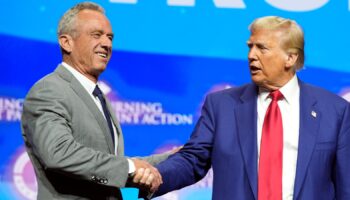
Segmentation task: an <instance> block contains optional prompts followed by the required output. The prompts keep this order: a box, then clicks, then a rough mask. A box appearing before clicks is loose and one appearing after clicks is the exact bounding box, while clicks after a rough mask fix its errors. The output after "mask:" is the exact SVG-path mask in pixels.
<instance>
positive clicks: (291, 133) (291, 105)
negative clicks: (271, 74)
mask: <svg viewBox="0 0 350 200" xmlns="http://www.w3.org/2000/svg"><path fill="white" fill-rule="evenodd" d="M279 90H280V92H281V93H282V94H283V97H284V98H283V99H282V100H280V101H278V106H279V108H280V111H281V115H282V121H283V122H282V124H283V165H282V166H283V167H282V168H283V169H282V196H283V200H292V199H293V192H294V180H295V173H296V164H297V156H298V141H299V112H300V111H299V106H300V105H299V104H300V101H299V97H300V87H299V83H298V79H297V76H296V75H294V77H293V78H292V79H291V80H290V81H289V82H288V83H287V84H285V85H284V86H283V87H282V88H280V89H279ZM257 101H258V104H257V106H258V107H257V110H258V127H257V130H258V137H257V139H258V141H257V143H258V163H259V157H260V143H261V134H262V127H263V123H264V118H265V113H266V111H267V108H268V107H269V105H270V102H271V98H270V97H269V91H266V90H264V89H262V88H260V89H259V96H258V99H257Z"/></svg>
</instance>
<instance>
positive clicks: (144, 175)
mask: <svg viewBox="0 0 350 200" xmlns="http://www.w3.org/2000/svg"><path fill="white" fill-rule="evenodd" d="M131 160H132V161H133V162H134V165H135V173H134V174H133V175H132V177H131V178H132V184H135V185H136V186H137V187H139V188H140V189H143V190H148V191H150V192H151V193H154V192H155V191H157V190H158V188H159V186H160V185H161V184H162V183H163V181H162V176H161V175H160V173H159V172H158V170H157V169H156V168H155V167H153V166H152V165H151V164H149V163H148V162H146V161H144V160H140V159H136V158H132V159H131Z"/></svg>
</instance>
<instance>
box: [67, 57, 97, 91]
mask: <svg viewBox="0 0 350 200" xmlns="http://www.w3.org/2000/svg"><path fill="white" fill-rule="evenodd" d="M62 65H63V66H64V67H65V68H66V69H67V70H68V71H70V72H71V73H72V74H73V76H74V77H75V78H76V79H78V81H79V83H80V84H82V85H83V87H84V88H85V89H86V91H87V92H88V93H89V94H92V92H93V91H94V89H95V87H96V83H94V82H93V81H92V80H90V79H88V78H87V77H86V76H84V75H83V74H81V73H80V72H78V71H77V70H76V69H74V68H73V67H72V66H70V65H68V64H67V63H65V62H62Z"/></svg>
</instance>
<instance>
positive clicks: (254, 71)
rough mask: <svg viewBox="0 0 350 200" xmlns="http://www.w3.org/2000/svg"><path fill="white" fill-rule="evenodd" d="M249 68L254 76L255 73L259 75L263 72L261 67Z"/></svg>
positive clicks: (250, 66) (252, 66)
mask: <svg viewBox="0 0 350 200" xmlns="http://www.w3.org/2000/svg"><path fill="white" fill-rule="evenodd" d="M249 68H250V72H251V73H252V74H254V73H257V72H259V71H261V68H260V67H257V66H255V65H249Z"/></svg>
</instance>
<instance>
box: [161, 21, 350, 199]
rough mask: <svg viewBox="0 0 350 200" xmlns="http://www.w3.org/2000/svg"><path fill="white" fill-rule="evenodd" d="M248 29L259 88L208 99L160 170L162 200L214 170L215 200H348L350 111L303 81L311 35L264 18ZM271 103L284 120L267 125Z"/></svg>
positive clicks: (253, 73) (348, 106) (252, 69)
mask: <svg viewBox="0 0 350 200" xmlns="http://www.w3.org/2000/svg"><path fill="white" fill-rule="evenodd" d="M249 29H250V31H251V35H250V38H249V40H248V42H247V45H248V47H249V53H248V60H249V69H250V74H251V78H252V81H253V83H250V84H246V85H243V86H241V87H236V88H231V89H226V90H223V91H220V92H216V93H212V94H209V95H208V96H207V98H206V100H205V103H204V105H203V108H202V114H201V117H200V118H199V120H198V122H197V125H196V126H195V129H194V132H193V133H192V135H191V138H190V140H189V141H188V142H187V143H186V144H185V145H184V147H183V148H182V149H181V150H180V151H179V152H178V153H176V154H174V155H173V156H171V157H170V158H169V159H168V160H165V161H163V162H162V163H160V164H159V165H158V166H157V168H158V170H159V172H160V173H161V175H162V177H163V182H164V183H163V184H162V185H161V187H160V188H159V190H158V192H157V193H156V194H155V195H156V196H157V195H162V194H164V193H167V192H169V191H172V190H176V189H179V188H182V187H185V186H187V185H191V184H194V183H195V182H197V181H199V180H200V179H202V178H203V177H204V176H205V175H206V173H207V171H208V170H209V169H210V167H212V168H213V173H214V179H213V196H212V199H215V200H231V199H233V200H257V199H258V200H277V199H278V200H281V199H283V200H289V199H295V200H297V199H298V200H323V199H324V200H331V199H337V200H342V199H344V200H349V199H350V170H349V169H350V104H349V103H348V102H347V101H345V100H344V99H342V98H340V97H338V96H337V95H335V94H332V93H330V92H327V91H325V90H323V89H321V88H318V87H315V86H311V85H309V84H306V83H304V82H302V81H301V80H299V79H298V78H297V76H296V71H297V70H299V69H301V68H302V66H303V64H304V34H303V31H302V29H301V28H300V26H299V25H298V24H297V23H296V22H295V21H293V20H289V19H284V18H281V17H275V16H268V17H262V18H258V19H256V20H255V21H254V22H253V23H252V24H251V25H250V27H249ZM276 91H277V92H278V93H279V98H278V99H277V100H272V98H271V96H272V93H274V92H276ZM271 92H272V93H271ZM272 101H274V102H275V103H274V107H275V108H274V110H276V113H278V117H275V116H274V117H273V118H274V119H268V120H267V118H269V117H268V116H267V115H268V114H267V113H269V112H272V111H269V110H270V106H271V105H272ZM270 104H271V105H270ZM271 109H272V108H271ZM275 118H278V119H279V121H280V124H279V125H272V127H270V130H266V126H267V125H266V123H267V122H266V121H273V122H272V124H273V123H274V121H275ZM269 131H270V132H271V133H267V132H269ZM273 132H279V133H281V134H282V135H277V136H276V135H271V134H272V133H273ZM266 134H270V137H267V136H266ZM276 138H277V139H276ZM274 140H277V144H274V143H271V141H273V142H274ZM278 142H280V143H278ZM276 151H277V153H276ZM271 155H273V156H271ZM270 158H273V159H272V160H269V159H270ZM271 175H273V176H274V177H271Z"/></svg>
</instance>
